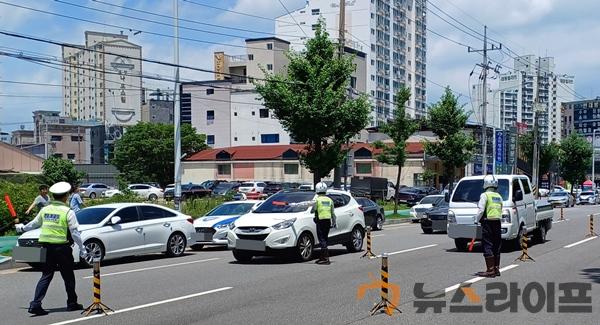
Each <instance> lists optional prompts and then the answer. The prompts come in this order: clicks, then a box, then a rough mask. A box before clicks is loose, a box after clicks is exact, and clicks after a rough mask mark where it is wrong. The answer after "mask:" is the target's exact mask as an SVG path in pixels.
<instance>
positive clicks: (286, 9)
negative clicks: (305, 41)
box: [277, 0, 308, 37]
mask: <svg viewBox="0 0 600 325" xmlns="http://www.w3.org/2000/svg"><path fill="white" fill-rule="evenodd" d="M277 1H279V4H280V5H281V6H282V7H283V9H285V11H286V12H287V14H288V16H290V18H292V20H293V21H294V23H296V25H297V26H298V28H300V31H302V33H303V34H304V36H306V37H308V35H307V34H306V32H305V31H304V29H303V28H302V26H300V24H298V21H297V20H296V18H294V16H293V15H292V13H291V12H290V11H289V10H288V8H287V7H286V6H285V5H284V4H283V2H281V0H277Z"/></svg>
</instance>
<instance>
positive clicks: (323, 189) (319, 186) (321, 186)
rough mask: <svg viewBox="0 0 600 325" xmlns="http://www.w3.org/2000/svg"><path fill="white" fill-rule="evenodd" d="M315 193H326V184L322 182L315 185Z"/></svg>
mask: <svg viewBox="0 0 600 325" xmlns="http://www.w3.org/2000/svg"><path fill="white" fill-rule="evenodd" d="M315 191H316V192H317V193H326V192H327V184H325V183H324V182H319V183H317V186H315Z"/></svg>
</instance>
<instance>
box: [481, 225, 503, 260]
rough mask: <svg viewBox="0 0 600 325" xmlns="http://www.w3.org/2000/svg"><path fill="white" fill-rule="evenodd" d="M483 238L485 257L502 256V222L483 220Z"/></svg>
mask: <svg viewBox="0 0 600 325" xmlns="http://www.w3.org/2000/svg"><path fill="white" fill-rule="evenodd" d="M481 237H482V238H481V243H482V245H483V256H485V257H489V256H500V248H501V247H502V230H501V227H500V220H488V219H483V220H482V221H481Z"/></svg>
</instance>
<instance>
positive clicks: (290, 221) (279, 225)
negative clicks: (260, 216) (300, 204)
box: [273, 218, 296, 230]
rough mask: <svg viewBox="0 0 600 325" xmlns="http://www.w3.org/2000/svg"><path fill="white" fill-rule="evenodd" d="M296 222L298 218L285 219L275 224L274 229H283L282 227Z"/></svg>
mask: <svg viewBox="0 0 600 325" xmlns="http://www.w3.org/2000/svg"><path fill="white" fill-rule="evenodd" d="M294 222H296V218H292V219H288V220H284V221H282V222H280V223H278V224H276V225H273V229H275V230H281V229H285V228H289V227H291V226H292V225H293V224H294Z"/></svg>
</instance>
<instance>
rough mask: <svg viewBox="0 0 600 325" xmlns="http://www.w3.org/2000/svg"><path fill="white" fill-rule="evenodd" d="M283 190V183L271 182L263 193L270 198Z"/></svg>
mask: <svg viewBox="0 0 600 325" xmlns="http://www.w3.org/2000/svg"><path fill="white" fill-rule="evenodd" d="M281 190H283V184H282V183H275V182H269V183H268V184H267V186H265V188H264V190H263V193H264V194H265V195H266V196H267V197H269V196H271V195H273V194H275V193H277V192H279V191H281Z"/></svg>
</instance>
